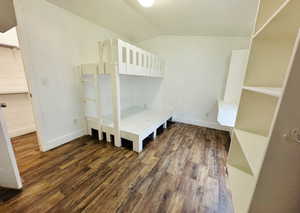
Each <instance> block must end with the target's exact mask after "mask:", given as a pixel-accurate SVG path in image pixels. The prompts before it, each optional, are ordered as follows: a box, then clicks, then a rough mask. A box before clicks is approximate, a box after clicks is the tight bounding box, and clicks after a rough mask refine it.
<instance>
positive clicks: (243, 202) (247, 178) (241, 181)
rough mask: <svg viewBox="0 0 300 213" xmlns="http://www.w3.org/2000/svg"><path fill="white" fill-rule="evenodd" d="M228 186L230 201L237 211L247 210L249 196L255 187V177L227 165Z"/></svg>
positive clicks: (249, 200) (250, 196)
mask: <svg viewBox="0 0 300 213" xmlns="http://www.w3.org/2000/svg"><path fill="white" fill-rule="evenodd" d="M227 169H228V179H229V186H230V189H231V192H232V201H233V205H234V207H235V209H239V210H240V211H239V212H248V208H249V205H250V202H251V198H252V195H253V192H254V189H255V179H254V178H253V176H251V175H249V174H248V173H246V172H243V171H242V170H240V169H238V168H235V167H233V166H230V165H227Z"/></svg>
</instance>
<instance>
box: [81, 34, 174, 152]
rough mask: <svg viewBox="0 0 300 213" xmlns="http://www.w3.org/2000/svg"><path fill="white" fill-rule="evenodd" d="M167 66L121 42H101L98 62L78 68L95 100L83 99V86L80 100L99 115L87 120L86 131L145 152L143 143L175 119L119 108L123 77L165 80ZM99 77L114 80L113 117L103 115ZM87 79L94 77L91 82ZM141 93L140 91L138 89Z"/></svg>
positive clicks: (141, 109)
mask: <svg viewBox="0 0 300 213" xmlns="http://www.w3.org/2000/svg"><path fill="white" fill-rule="evenodd" d="M164 69H165V64H164V61H163V60H162V59H160V58H159V57H158V56H156V55H154V54H152V53H150V52H147V51H145V50H143V49H141V48H138V47H136V46H134V45H131V44H129V43H127V42H125V41H122V40H120V39H115V40H106V41H104V42H99V62H98V63H94V64H82V65H81V66H80V67H79V70H80V73H81V75H80V76H81V77H80V79H81V83H82V84H85V83H88V84H92V85H93V87H94V89H95V91H96V96H95V98H91V97H84V91H83V86H82V87H81V96H82V101H83V103H84V105H90V104H92V105H94V106H95V108H96V111H97V112H96V115H93V116H87V117H86V120H87V129H88V133H89V134H91V130H92V129H96V130H98V132H99V139H102V138H103V133H105V134H106V138H107V140H108V141H111V136H113V138H114V144H115V146H117V147H120V146H121V138H124V139H127V140H129V141H132V143H133V150H134V151H136V152H141V151H142V150H143V140H144V139H145V138H147V137H148V136H149V135H152V134H153V138H155V137H156V130H157V128H159V127H160V126H163V127H164V128H166V127H167V121H168V120H170V119H171V118H172V111H171V110H158V109H148V108H145V107H136V106H132V107H129V108H126V109H122V110H121V104H120V75H132V76H144V77H152V78H163V75H164ZM99 75H110V76H111V79H112V91H110V92H112V97H113V98H112V99H113V100H112V113H111V114H110V115H103V113H102V112H101V106H100V103H101V98H100V89H101V88H100V81H99V78H98V77H99ZM85 76H93V78H91V79H87V78H85ZM137 89H138V88H137Z"/></svg>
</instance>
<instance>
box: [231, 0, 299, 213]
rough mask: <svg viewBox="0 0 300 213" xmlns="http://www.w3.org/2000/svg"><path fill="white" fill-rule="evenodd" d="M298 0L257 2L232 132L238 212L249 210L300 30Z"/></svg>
mask: <svg viewBox="0 0 300 213" xmlns="http://www.w3.org/2000/svg"><path fill="white" fill-rule="evenodd" d="M299 11H300V1H299V0H261V1H260V6H259V10H258V15H257V20H256V25H255V29H254V32H253V36H252V42H251V50H250V56H249V62H248V66H247V72H246V75H245V80H244V86H243V90H242V96H241V100H240V104H239V110H238V116H237V121H236V125H235V128H234V130H233V133H232V137H231V138H232V141H231V147H230V152H229V156H228V173H229V181H230V187H231V190H232V197H233V204H234V208H235V212H236V213H246V212H248V211H249V207H250V205H251V201H252V199H253V193H254V191H255V187H256V183H257V181H258V178H259V174H260V172H261V169H262V165H263V162H264V158H265V154H266V151H267V150H268V145H269V141H270V135H271V133H272V127H273V125H274V121H275V120H276V116H277V111H278V109H279V106H280V103H281V97H282V95H283V92H284V87H285V84H286V79H287V76H288V74H289V72H290V69H291V67H290V65H291V64H292V61H293V56H294V53H295V48H296V46H297V45H296V41H297V36H298V32H299V27H300V12H299Z"/></svg>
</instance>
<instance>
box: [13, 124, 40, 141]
mask: <svg viewBox="0 0 300 213" xmlns="http://www.w3.org/2000/svg"><path fill="white" fill-rule="evenodd" d="M35 131H36V128H35V126H34V125H32V126H28V127H24V128H20V129H13V130H8V135H9V137H11V138H13V137H17V136H21V135H26V134H28V133H31V132H35Z"/></svg>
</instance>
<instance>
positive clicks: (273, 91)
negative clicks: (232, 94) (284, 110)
mask: <svg viewBox="0 0 300 213" xmlns="http://www.w3.org/2000/svg"><path fill="white" fill-rule="evenodd" d="M243 89H245V90H249V91H253V92H258V93H262V94H265V95H271V96H275V97H280V96H281V94H282V88H276V87H248V86H244V87H243Z"/></svg>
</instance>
